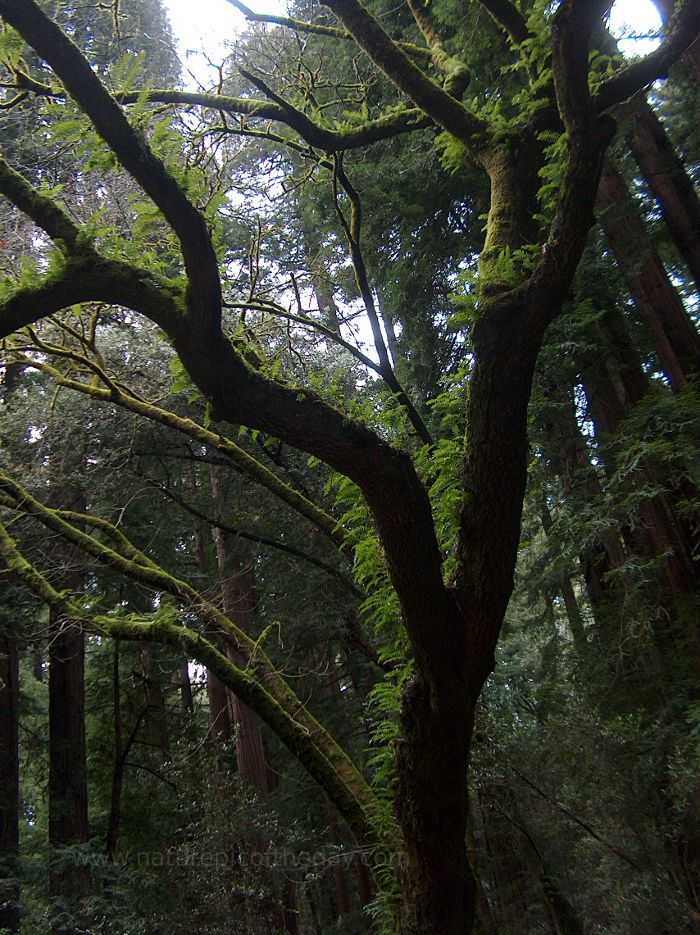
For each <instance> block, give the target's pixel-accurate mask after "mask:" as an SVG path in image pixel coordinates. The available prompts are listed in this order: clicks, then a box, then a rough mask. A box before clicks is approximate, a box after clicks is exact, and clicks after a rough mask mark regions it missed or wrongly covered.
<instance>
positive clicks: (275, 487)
mask: <svg viewBox="0 0 700 935" xmlns="http://www.w3.org/2000/svg"><path fill="white" fill-rule="evenodd" d="M22 363H23V364H24V366H26V367H31V368H33V369H35V370H41V371H42V372H43V373H46V374H47V375H48V376H50V377H51V379H52V380H54V382H55V383H57V384H58V385H59V386H62V387H64V388H66V389H70V390H74V391H75V392H77V393H82V394H83V395H84V396H89V397H91V398H92V399H98V400H102V401H103V402H110V403H114V404H116V405H117V406H121V407H122V408H123V409H127V410H128V411H129V412H133V413H135V414H136V415H140V416H143V417H144V418H146V419H150V420H151V421H153V422H158V423H160V424H161V425H165V426H167V427H168V428H171V429H173V430H174V431H176V432H178V433H180V434H181V435H186V436H187V437H188V438H191V439H193V440H195V441H198V442H200V443H201V444H203V445H207V446H208V447H210V448H214V449H216V450H217V451H220V452H222V454H225V455H226V456H227V457H228V458H230V459H231V461H232V462H233V463H234V464H235V465H236V466H237V467H239V468H240V469H241V470H242V471H244V472H245V474H246V475H247V476H248V477H250V478H251V479H252V480H254V481H255V482H256V483H258V484H260V485H261V486H262V487H265V488H266V489H267V490H269V491H270V493H272V494H274V495H275V496H276V497H277V498H278V499H280V500H282V501H283V502H284V503H286V504H287V506H289V507H291V508H292V509H293V510H294V511H295V512H297V513H299V514H300V515H301V516H303V517H304V518H305V519H307V520H309V522H311V523H313V524H314V526H316V527H318V528H319V529H321V530H322V531H323V532H324V533H325V534H326V535H327V536H328V537H329V538H330V539H331V540H332V541H333V542H334V543H335V544H336V545H337V546H338V547H341V546H345V545H348V544H349V539H348V536H347V534H346V532H345V531H344V530H343V529H342V527H340V526H339V525H338V522H337V520H336V519H335V518H334V517H333V516H331V515H330V514H329V513H326V512H324V511H323V510H321V509H320V508H319V507H317V506H316V505H315V504H314V503H312V502H311V500H309V499H308V498H307V497H305V496H304V495H303V494H301V493H299V492H298V491H297V490H295V489H294V488H293V487H290V486H289V484H286V483H285V482H284V481H283V480H281V479H280V478H279V477H278V476H277V475H276V474H274V473H273V472H272V471H270V470H269V468H266V467H265V465H264V464H262V463H261V462H260V461H258V460H257V459H256V458H254V457H253V456H252V455H250V454H248V452H247V451H245V450H244V449H243V448H241V447H240V445H237V444H236V443H235V442H234V441H232V440H231V439H230V438H227V437H226V436H225V435H220V434H218V433H217V432H212V431H210V430H209V429H205V428H204V426H202V425H200V424H199V423H198V422H195V421H194V420H193V419H188V418H185V417H183V416H179V415H176V414H175V413H174V412H170V411H169V410H167V409H162V408H161V407H160V406H156V405H155V404H154V403H150V402H147V401H145V400H143V399H141V398H140V397H137V396H134V395H132V394H131V393H128V392H126V391H124V390H123V389H121V388H120V387H119V386H118V385H117V384H115V383H113V382H112V383H111V385H109V386H108V387H101V386H95V385H94V384H93V383H89V384H87V383H82V382H80V381H79V380H72V379H70V378H68V377H65V376H64V375H63V374H62V373H60V372H59V371H58V370H56V368H55V367H52V366H51V365H50V364H48V363H47V362H46V361H41V360H33V359H32V358H30V357H23V358H22Z"/></svg>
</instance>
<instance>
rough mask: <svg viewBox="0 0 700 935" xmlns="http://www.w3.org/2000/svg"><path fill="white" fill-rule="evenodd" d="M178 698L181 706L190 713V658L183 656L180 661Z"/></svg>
mask: <svg viewBox="0 0 700 935" xmlns="http://www.w3.org/2000/svg"><path fill="white" fill-rule="evenodd" d="M180 700H181V701H182V707H183V708H184V709H185V711H189V712H190V714H192V713H193V712H194V698H193V697H192V682H191V681H190V660H189V659H188V658H187V657H186V656H185V657H184V658H183V659H182V661H181V662H180Z"/></svg>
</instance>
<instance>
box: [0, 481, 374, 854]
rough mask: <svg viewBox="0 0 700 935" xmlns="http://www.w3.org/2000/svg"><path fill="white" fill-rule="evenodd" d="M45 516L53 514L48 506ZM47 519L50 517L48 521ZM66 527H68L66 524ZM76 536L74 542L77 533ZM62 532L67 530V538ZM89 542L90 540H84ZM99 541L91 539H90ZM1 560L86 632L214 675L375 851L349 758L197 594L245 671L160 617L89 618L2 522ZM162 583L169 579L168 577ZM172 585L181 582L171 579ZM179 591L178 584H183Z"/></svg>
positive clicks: (369, 804)
mask: <svg viewBox="0 0 700 935" xmlns="http://www.w3.org/2000/svg"><path fill="white" fill-rule="evenodd" d="M24 494H25V495H24V497H23V499H24V500H25V501H26V502H30V503H31V505H32V510H34V509H36V507H37V506H39V507H40V506H41V505H39V504H38V502H37V501H34V500H33V498H29V497H28V496H27V495H26V492H24ZM43 513H44V514H51V513H52V511H49V510H47V509H46V508H45V507H43ZM44 518H46V517H44ZM64 525H67V524H64ZM73 532H74V534H73V535H72V536H71V538H72V539H73V540H75V538H76V536H75V533H76V532H77V531H75V530H74V531H73ZM64 533H65V530H63V531H62V534H64ZM82 536H83V538H84V539H90V537H89V536H85V535H84V534H82ZM93 541H94V540H93ZM0 558H2V560H3V562H4V564H5V566H6V568H7V569H8V570H9V571H10V573H11V574H12V575H13V576H14V577H15V578H16V579H18V580H19V581H21V582H22V583H24V584H25V585H26V586H27V587H29V588H30V590H32V591H33V592H34V593H35V594H36V595H37V596H38V597H39V598H40V599H41V600H42V601H44V602H45V603H46V604H48V605H49V606H50V607H52V608H54V609H55V610H56V611H58V612H59V613H60V614H62V615H63V616H65V617H67V618H70V619H72V620H77V621H79V622H80V623H82V624H83V625H84V626H85V628H86V629H87V630H89V631H90V632H92V633H96V634H98V635H99V636H104V637H112V638H114V637H117V638H119V639H127V640H138V641H144V640H147V641H153V642H158V643H166V644H168V645H171V646H176V647H178V648H179V649H180V650H181V651H183V652H184V653H186V654H187V655H188V657H189V658H192V659H196V660H197V661H198V662H200V663H201V664H202V665H205V666H207V668H209V669H211V671H212V672H214V674H215V675H216V676H217V677H218V678H219V679H221V681H222V682H223V683H224V684H225V685H227V686H228V687H229V688H230V689H231V690H232V691H234V692H235V694H236V695H237V696H238V697H239V698H240V699H241V700H242V701H244V702H245V703H246V704H247V705H249V706H250V707H251V708H252V709H253V710H254V711H255V712H256V713H257V714H258V715H259V716H260V717H261V718H262V719H263V720H264V721H265V722H266V723H267V724H268V725H269V726H270V728H271V729H272V730H273V731H274V733H275V734H276V735H277V737H279V739H280V740H281V741H282V743H284V744H285V746H286V747H287V749H288V750H289V751H290V752H291V753H292V754H293V755H294V756H295V757H296V758H297V760H298V761H299V762H300V763H301V765H302V766H303V767H304V768H305V769H306V770H307V771H308V772H309V774H310V775H311V776H312V777H313V778H314V779H315V780H316V781H317V782H318V783H319V785H320V786H321V787H322V788H323V789H324V791H325V792H326V793H327V795H328V797H329V798H330V799H331V801H332V802H333V803H334V805H335V806H336V807H337V808H338V811H339V812H340V813H341V815H342V816H343V817H344V819H345V820H346V821H347V823H348V825H349V827H350V828H351V830H352V832H353V834H354V836H355V837H356V839H357V840H358V842H362V843H365V844H368V845H370V846H371V845H378V844H379V839H378V836H377V832H376V830H375V827H374V825H373V814H374V812H375V809H376V804H375V796H374V795H373V793H372V792H371V790H370V789H369V787H368V786H367V783H366V782H365V780H364V779H363V778H362V776H361V775H360V773H359V772H358V770H357V768H356V767H355V766H354V764H353V763H352V761H351V760H350V758H349V757H348V756H347V754H346V753H345V752H344V751H343V750H342V749H341V748H340V747H339V745H338V744H337V743H336V742H335V741H334V740H333V738H332V737H331V736H330V734H328V732H327V731H326V730H325V729H324V728H323V727H322V726H321V725H320V724H319V723H318V721H316V720H315V718H313V717H312V716H311V715H310V714H309V712H308V711H307V710H306V708H305V707H304V706H303V704H302V702H301V701H300V700H299V699H298V698H297V697H296V696H295V695H294V693H293V692H292V691H291V689H290V688H289V686H287V685H286V683H285V682H284V681H283V679H282V678H281V676H280V675H279V673H277V671H276V670H275V669H274V667H273V666H272V664H271V663H270V662H269V660H268V659H267V657H266V655H265V653H264V651H263V650H262V649H261V648H260V646H258V644H257V643H255V642H254V641H253V640H251V639H250V638H249V637H247V636H246V635H245V634H244V633H243V632H242V631H240V630H239V628H238V627H236V626H235V624H233V623H232V622H231V621H230V620H228V618H226V617H224V615H223V614H221V613H220V612H218V611H216V609H215V608H213V607H212V605H209V604H208V603H207V602H206V601H204V600H203V599H202V598H201V595H198V594H196V592H193V593H194V594H195V596H196V598H197V602H196V603H195V605H193V606H198V607H199V608H200V609H201V610H205V609H207V610H209V611H210V612H213V614H212V616H213V617H214V616H215V617H218V618H220V620H221V621H222V625H223V626H224V627H225V630H226V632H228V633H229V634H236V638H237V639H238V640H239V642H240V647H239V648H240V649H241V650H242V651H243V659H244V661H245V664H246V665H245V668H243V667H240V666H237V665H235V664H234V663H233V662H232V661H231V660H230V659H229V658H228V657H227V656H226V655H224V653H223V652H221V651H220V650H218V649H217V648H216V647H215V645H214V644H213V642H211V641H210V640H209V639H208V638H207V637H206V636H204V635H202V634H201V633H198V632H197V631H195V630H192V629H191V628H189V627H187V626H182V625H180V624H178V623H175V622H174V621H173V620H170V619H167V618H165V617H164V616H161V618H160V619H155V620H152V621H148V622H146V621H143V619H134V618H133V617H118V616H114V617H112V616H108V615H106V614H101V613H95V612H94V611H93V610H90V611H89V612H87V611H85V610H84V609H83V608H82V607H81V606H80V604H79V603H77V602H75V601H72V600H70V599H69V598H68V597H67V596H66V595H65V594H63V593H61V592H59V591H57V590H56V589H55V588H53V587H52V586H51V584H50V583H49V582H48V580H47V579H46V578H45V577H44V576H43V575H42V574H41V573H40V572H39V571H38V570H37V569H36V568H35V567H34V566H33V565H31V564H30V563H29V562H28V561H27V560H26V558H24V556H23V555H22V554H21V552H20V551H19V550H18V548H17V546H16V543H15V542H14V540H13V539H12V537H11V536H10V535H9V533H8V532H7V530H6V529H5V527H4V525H3V524H2V523H0ZM163 575H164V576H165V578H166V579H167V578H169V577H170V576H168V575H167V574H166V573H165V572H163ZM171 580H172V581H175V580H176V579H171ZM180 584H181V583H180Z"/></svg>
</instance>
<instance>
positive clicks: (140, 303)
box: [0, 253, 184, 338]
mask: <svg viewBox="0 0 700 935" xmlns="http://www.w3.org/2000/svg"><path fill="white" fill-rule="evenodd" d="M82 302H106V303H108V304H110V305H119V306H122V307H123V308H130V309H133V310H134V311H138V312H141V313H142V314H144V315H145V316H146V317H147V318H149V319H150V320H151V321H152V322H154V323H155V324H157V325H158V326H159V327H161V328H163V330H165V331H167V332H168V333H170V334H174V333H178V331H179V329H180V327H181V325H182V320H183V318H182V316H183V310H184V302H183V293H182V292H181V291H180V290H178V289H177V288H176V287H174V286H173V285H172V284H171V283H165V282H159V281H158V280H157V278H156V276H154V275H153V274H152V273H148V272H146V271H145V270H140V269H138V268H137V267H134V266H133V265H132V264H129V263H123V262H121V261H119V260H107V259H105V258H103V257H100V256H97V254H90V253H89V254H87V255H85V256H71V257H68V259H67V260H66V261H65V263H64V265H63V267H62V268H61V269H60V270H52V271H51V272H49V273H47V274H46V275H45V276H44V277H43V278H41V279H40V280H39V281H38V282H37V283H35V284H32V285H28V286H21V287H19V288H17V289H15V291H14V292H12V293H11V294H10V295H9V296H7V298H5V299H3V300H2V301H0V338H5V337H7V336H8V335H10V334H12V332H13V331H18V330H19V329H20V328H25V327H26V326H27V325H32V324H35V323H36V322H38V321H41V320H42V319H43V318H48V317H49V315H54V314H55V313H56V312H60V311H61V310H62V309H64V308H70V306H71V305H79V304H80V303H82Z"/></svg>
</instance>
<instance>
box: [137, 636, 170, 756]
mask: <svg viewBox="0 0 700 935" xmlns="http://www.w3.org/2000/svg"><path fill="white" fill-rule="evenodd" d="M139 659H140V660H141V671H142V673H143V690H144V694H145V696H146V706H147V708H148V725H149V733H150V736H151V742H152V743H153V745H154V746H155V747H157V748H158V750H160V752H161V753H162V754H163V756H164V757H165V758H166V759H167V760H169V759H170V756H171V754H170V737H169V736H168V719H167V715H166V710H165V699H164V698H163V691H162V689H161V687H160V682H159V680H158V678H157V675H156V674H155V673H154V671H153V670H154V663H153V655H152V648H151V647H150V646H147V645H144V646H142V647H141V651H140V653H139Z"/></svg>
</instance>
